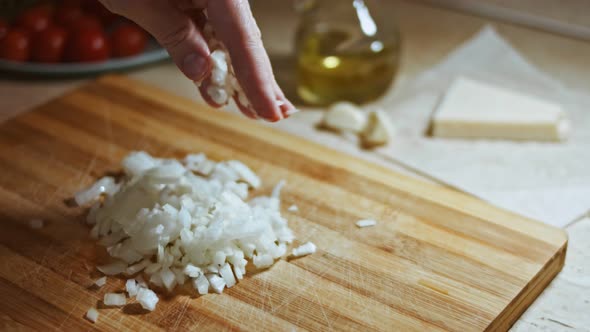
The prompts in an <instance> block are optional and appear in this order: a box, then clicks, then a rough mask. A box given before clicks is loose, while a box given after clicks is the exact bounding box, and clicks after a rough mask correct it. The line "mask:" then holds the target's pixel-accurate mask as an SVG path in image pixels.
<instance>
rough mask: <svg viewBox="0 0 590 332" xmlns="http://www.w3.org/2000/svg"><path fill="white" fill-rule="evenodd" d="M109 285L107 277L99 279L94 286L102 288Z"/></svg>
mask: <svg viewBox="0 0 590 332" xmlns="http://www.w3.org/2000/svg"><path fill="white" fill-rule="evenodd" d="M106 283H107V277H102V278H98V279H96V280H95V281H94V284H95V285H96V286H98V287H102V286H104V285H105V284H106Z"/></svg>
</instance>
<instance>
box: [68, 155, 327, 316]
mask: <svg viewBox="0 0 590 332" xmlns="http://www.w3.org/2000/svg"><path fill="white" fill-rule="evenodd" d="M122 166H123V169H124V171H125V177H124V179H123V180H122V181H121V182H120V183H116V181H115V180H114V179H113V178H109V177H106V178H102V179H100V180H99V181H98V182H97V183H96V184H94V185H93V186H91V187H90V188H89V189H87V190H85V191H83V192H80V193H78V194H76V201H77V202H78V203H79V204H89V203H92V202H94V205H92V207H91V209H90V212H89V213H88V217H87V221H88V223H89V224H92V225H94V226H93V228H92V230H91V236H92V237H94V238H97V239H99V243H100V244H102V245H103V246H105V247H106V249H107V252H108V253H109V254H110V256H112V258H113V261H112V262H111V263H109V264H107V265H103V266H99V267H97V268H98V269H99V270H100V271H101V272H102V273H104V274H106V275H117V274H125V275H135V274H138V273H140V272H143V273H145V275H146V276H147V277H148V278H149V279H148V280H149V283H150V284H152V285H155V286H158V287H164V288H166V289H167V290H168V291H171V290H173V289H174V288H175V286H176V285H183V284H185V283H190V284H192V286H193V287H194V288H195V290H196V291H197V292H198V293H199V294H207V293H208V292H209V290H212V291H214V292H217V293H221V292H222V291H223V289H224V288H226V287H227V288H229V287H232V286H233V285H235V284H236V282H238V281H239V280H241V279H242V278H243V277H244V275H245V274H246V265H247V264H248V261H249V260H250V261H251V262H252V263H253V264H254V265H255V266H256V267H257V268H267V267H270V266H271V265H273V264H274V262H275V260H276V259H278V258H280V257H281V256H284V255H285V254H286V251H287V245H288V244H289V243H291V242H292V241H293V239H294V236H293V232H292V231H291V229H289V227H288V225H287V220H286V219H284V218H283V217H282V216H281V213H280V200H279V195H280V189H281V187H282V186H283V184H284V182H282V181H281V183H279V184H278V185H277V187H276V188H275V190H273V193H272V195H271V196H259V197H255V198H253V199H251V200H249V201H247V199H248V189H249V187H252V188H257V187H259V186H260V179H259V178H258V176H256V174H255V173H254V172H252V170H250V168H248V167H247V166H246V165H244V164H243V163H241V162H239V161H237V160H230V161H225V162H218V163H217V162H213V161H211V160H209V159H207V157H206V156H205V155H204V154H191V155H188V156H186V158H185V159H184V160H183V161H182V162H180V161H178V160H176V159H158V158H153V157H151V156H150V155H149V154H147V153H145V152H133V153H131V154H129V155H128V156H127V157H126V158H125V159H124V160H123V162H122ZM101 197H102V198H103V199H101ZM310 245H311V246H313V248H312V247H311V246H310ZM300 248H303V249H300V250H299V252H298V253H299V254H300V255H302V254H306V253H311V252H314V251H315V246H314V245H313V244H309V243H308V244H306V245H304V246H302V247H300ZM294 254H295V251H294ZM126 290H127V292H128V294H129V296H130V297H133V296H136V298H137V301H138V302H139V303H140V304H141V305H142V307H144V308H145V309H147V310H153V309H154V308H155V306H156V303H157V302H158V297H157V296H156V294H155V293H154V292H152V291H151V290H149V289H148V286H147V285H146V283H145V282H144V281H143V279H141V276H138V277H136V278H135V279H131V280H128V281H127V283H126ZM107 295H109V298H108V299H107V297H106V295H105V304H107V300H108V301H109V303H112V305H119V304H118V303H123V302H124V301H123V302H121V299H120V296H123V300H124V299H125V298H124V295H122V294H107ZM119 295H120V296H119ZM123 304H124V303H123ZM107 305H108V304H107Z"/></svg>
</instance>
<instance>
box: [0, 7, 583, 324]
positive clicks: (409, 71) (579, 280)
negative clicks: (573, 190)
mask: <svg viewBox="0 0 590 332" xmlns="http://www.w3.org/2000/svg"><path fill="white" fill-rule="evenodd" d="M277 3H280V2H271V1H261V0H258V1H253V6H254V9H255V11H256V15H257V18H258V21H259V22H260V25H261V28H262V30H263V35H264V38H265V43H266V46H267V48H269V50H270V53H271V54H272V55H273V65H274V66H275V68H276V69H277V70H281V68H285V66H284V64H285V63H286V62H288V61H286V60H285V59H286V55H287V54H289V52H290V47H291V46H290V39H289V38H290V37H289V36H290V34H291V33H292V28H293V26H294V24H295V18H294V17H292V16H290V15H291V13H290V11H289V10H288V9H287V8H285V6H284V5H281V4H277ZM387 7H388V8H387V9H386V10H389V11H390V12H391V13H392V16H393V17H394V18H396V19H397V20H398V22H399V25H400V29H401V31H402V34H403V36H404V47H403V59H402V63H403V65H402V68H401V72H400V75H399V79H398V82H403V81H405V80H407V79H411V78H412V77H413V76H415V75H416V74H417V73H419V72H420V71H422V70H424V69H426V68H428V67H429V66H431V65H433V64H435V63H436V62H437V61H438V60H440V59H441V58H442V57H444V55H445V54H447V53H448V52H449V51H451V50H452V49H453V48H455V47H456V46H457V45H459V44H460V43H461V42H463V41H465V40H466V39H468V38H469V37H470V36H471V35H472V34H473V33H475V32H476V31H477V30H478V29H479V28H481V27H482V26H483V25H484V24H486V23H494V25H495V27H496V28H497V29H498V31H499V32H500V33H501V34H502V36H503V37H505V38H506V39H507V40H508V41H510V42H511V44H512V45H513V46H514V47H515V48H516V49H518V51H519V52H521V53H522V54H523V55H524V56H526V57H527V58H528V59H529V60H530V61H531V62H532V63H533V64H535V65H537V66H538V67H539V68H541V69H542V70H544V71H546V72H547V73H549V74H551V75H553V76H554V77H555V78H556V79H558V80H561V81H562V82H564V83H565V84H566V85H567V86H569V87H571V88H574V89H577V90H581V91H586V92H588V93H590V80H589V79H588V77H590V44H588V43H586V42H583V41H579V40H573V39H568V38H563V37H560V36H556V35H552V34H548V33H544V32H540V31H535V30H531V29H526V28H522V27H515V26H511V25H506V24H500V23H497V22H493V21H489V20H484V19H481V18H478V17H474V16H470V15H466V14H460V13H454V12H451V11H448V10H443V9H439V8H431V7H428V6H424V5H419V4H415V3H411V2H404V1H388V2H387ZM130 75H131V76H134V77H136V78H140V79H143V80H145V81H147V82H150V83H152V84H155V85H160V86H161V87H162V88H164V89H169V90H172V91H174V92H175V93H177V94H180V95H184V96H187V97H190V98H194V99H197V100H200V98H199V97H198V96H197V95H196V94H195V93H194V88H193V86H192V84H191V83H190V82H187V81H186V80H185V79H184V78H183V77H181V76H180V75H179V74H178V72H177V71H176V69H175V68H174V67H173V66H172V65H171V64H169V63H164V64H162V65H158V66H155V67H151V68H146V69H143V70H139V71H135V72H132V73H130ZM281 76H282V77H283V78H285V77H286V79H284V80H283V82H282V83H283V84H285V85H287V86H288V85H289V84H290V82H289V73H286V74H285V75H281ZM80 83H81V81H36V82H31V81H22V80H15V79H13V78H5V77H0V121H1V120H2V119H5V118H8V117H10V116H13V115H14V114H17V113H21V112H25V111H27V110H29V109H31V108H32V107H33V106H35V105H39V104H41V103H43V102H44V101H46V100H48V99H51V98H53V97H55V96H57V95H60V94H62V93H63V92H64V91H67V90H69V89H71V88H73V87H75V86H77V85H79V84H80ZM589 209H590V207H589ZM566 230H567V231H568V233H569V236H570V242H569V249H568V256H567V259H566V265H565V268H564V270H563V272H562V273H561V274H560V275H558V277H557V278H556V279H555V280H554V282H553V283H552V285H551V286H550V287H549V288H548V289H547V290H546V291H545V293H544V294H543V295H542V296H541V298H539V299H538V300H537V301H536V303H535V304H534V305H533V306H532V307H531V308H530V309H529V310H528V311H527V313H525V315H523V317H522V318H521V319H520V321H519V322H518V323H517V324H516V325H515V327H514V329H515V330H518V331H526V330H529V329H542V328H543V329H546V330H550V331H552V330H555V331H559V330H563V329H568V330H570V328H575V329H578V330H587V328H588V326H590V315H587V314H584V313H587V312H589V310H590V280H589V279H588V277H587V275H588V273H589V271H590V241H589V239H590V219H589V218H582V219H580V220H577V221H575V222H573V223H572V224H571V225H570V226H569V227H568V228H567V229H566Z"/></svg>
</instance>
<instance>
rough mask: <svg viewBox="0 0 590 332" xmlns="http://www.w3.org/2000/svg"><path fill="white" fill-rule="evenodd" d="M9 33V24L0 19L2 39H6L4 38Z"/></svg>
mask: <svg viewBox="0 0 590 332" xmlns="http://www.w3.org/2000/svg"><path fill="white" fill-rule="evenodd" d="M7 32H8V23H6V21H4V20H2V19H0V39H2V38H4V36H6V33H7Z"/></svg>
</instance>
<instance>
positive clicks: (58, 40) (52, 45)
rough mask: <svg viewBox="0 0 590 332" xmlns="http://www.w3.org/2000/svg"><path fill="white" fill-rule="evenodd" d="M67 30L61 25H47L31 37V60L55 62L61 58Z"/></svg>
mask: <svg viewBox="0 0 590 332" xmlns="http://www.w3.org/2000/svg"><path fill="white" fill-rule="evenodd" d="M67 36H68V32H67V31H66V29H64V28H61V27H56V26H52V27H49V28H47V29H45V30H43V31H41V32H39V33H37V34H35V36H34V37H33V47H32V51H33V52H32V59H33V61H38V62H45V63H56V62H59V61H60V60H61V59H62V56H63V53H64V48H65V45H66V39H67Z"/></svg>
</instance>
